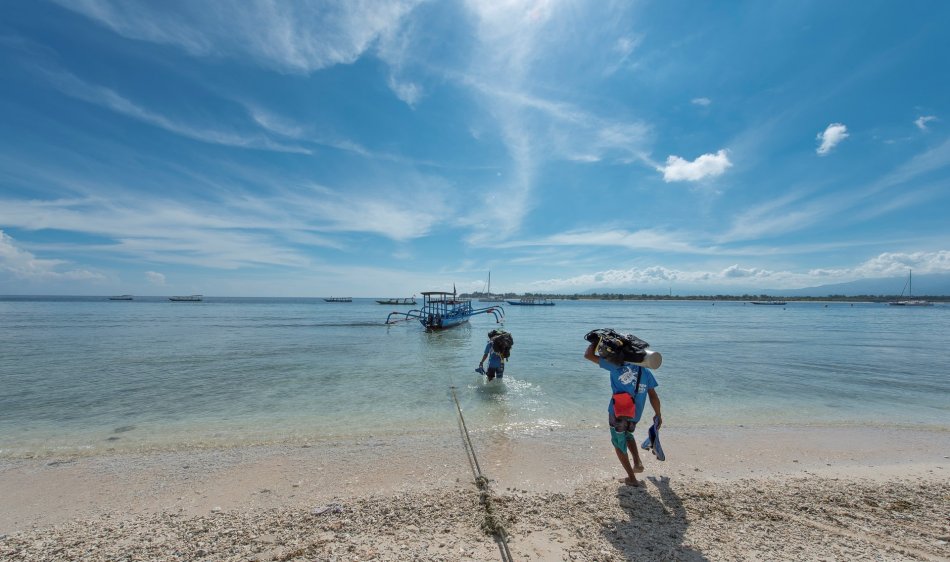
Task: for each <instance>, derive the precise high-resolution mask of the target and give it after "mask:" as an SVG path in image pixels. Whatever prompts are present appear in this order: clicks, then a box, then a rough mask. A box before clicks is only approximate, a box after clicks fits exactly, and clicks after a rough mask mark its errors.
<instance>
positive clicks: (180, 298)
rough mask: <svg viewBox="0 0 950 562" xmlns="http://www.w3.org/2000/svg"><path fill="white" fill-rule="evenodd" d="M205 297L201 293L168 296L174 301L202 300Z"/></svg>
mask: <svg viewBox="0 0 950 562" xmlns="http://www.w3.org/2000/svg"><path fill="white" fill-rule="evenodd" d="M202 298H203V297H202V296H201V295H187V296H178V297H168V300H170V301H172V302H201V299H202Z"/></svg>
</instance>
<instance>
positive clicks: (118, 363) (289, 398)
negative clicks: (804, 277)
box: [0, 297, 950, 456]
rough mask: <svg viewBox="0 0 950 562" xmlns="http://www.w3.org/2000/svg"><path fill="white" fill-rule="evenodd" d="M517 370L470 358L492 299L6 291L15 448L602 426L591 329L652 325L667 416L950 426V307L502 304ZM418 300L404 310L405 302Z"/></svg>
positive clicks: (0, 362) (1, 379) (10, 439)
mask: <svg viewBox="0 0 950 562" xmlns="http://www.w3.org/2000/svg"><path fill="white" fill-rule="evenodd" d="M505 308H506V312H507V314H506V319H505V322H504V328H505V329H507V330H508V331H510V332H512V334H513V335H514V339H515V346H514V348H513V351H512V357H511V361H510V363H509V364H508V367H507V370H506V376H505V382H504V383H503V384H498V383H492V384H486V383H485V382H484V381H483V379H482V378H481V377H480V376H479V375H477V374H475V373H474V370H473V369H474V367H475V366H476V364H477V363H478V360H479V358H480V357H481V353H482V350H483V348H484V345H485V342H486V333H487V331H488V330H490V329H492V328H494V327H495V326H496V325H495V323H494V319H493V318H492V316H490V315H480V316H476V317H474V318H472V320H471V321H470V322H469V323H468V324H465V325H462V326H461V327H458V328H453V329H451V330H447V331H444V332H437V333H426V332H424V331H423V330H422V328H421V326H420V325H419V324H418V323H404V324H398V325H393V326H386V325H384V323H383V322H384V320H385V318H386V314H387V313H388V312H390V311H391V310H393V307H392V306H384V305H379V304H376V303H375V302H374V301H373V300H371V299H355V300H354V302H352V303H325V302H323V301H322V300H321V299H230V298H220V299H215V298H207V299H206V300H205V302H202V303H170V302H168V301H167V300H165V299H159V298H153V299H142V298H139V299H137V300H135V301H132V302H121V301H120V302H115V301H107V300H105V299H102V298H45V299H44V298H37V299H26V298H13V297H9V298H4V299H0V455H2V456H6V455H21V454H26V453H27V452H30V453H44V452H51V451H83V450H86V451H93V452H94V451H97V450H102V449H106V448H116V449H123V448H141V447H167V448H180V447H189V446H195V445H204V444H211V445H229V444H241V443H254V442H279V441H285V440H314V439H322V438H339V437H346V436H348V435H365V434H368V433H374V434H379V433H380V432H381V431H384V432H389V433H408V434H413V433H420V434H425V433H427V432H431V431H441V430H447V431H455V430H456V425H455V424H456V421H455V405H454V403H453V401H452V397H451V391H450V388H451V387H453V386H454V387H456V394H457V396H458V399H459V401H460V404H461V405H462V408H463V410H464V412H465V416H466V422H467V424H468V426H469V429H470V430H472V431H475V432H485V431H502V432H506V433H517V434H529V435H530V434H538V433H540V432H544V434H545V435H551V434H550V433H549V430H551V429H557V428H590V427H594V426H597V425H603V423H604V421H605V417H606V413H605V410H606V405H607V400H608V398H609V383H608V381H607V379H606V376H605V375H606V372H604V371H602V370H600V369H598V368H597V367H596V366H594V365H593V364H591V363H588V362H587V361H585V360H584V359H583V357H582V355H583V352H584V349H585V347H586V345H587V344H586V342H585V341H584V339H583V336H584V334H585V333H586V332H587V331H588V330H590V329H593V328H599V327H613V328H616V329H618V330H620V331H625V332H632V333H634V334H636V335H638V336H640V337H641V338H643V339H645V340H647V341H649V342H650V343H651V345H652V347H653V349H655V350H657V351H660V352H661V353H663V356H664V363H663V366H662V367H661V368H660V369H658V370H657V372H656V375H657V379H658V380H659V382H660V388H659V389H658V391H659V393H660V396H661V398H662V401H663V409H664V419H665V422H666V424H667V427H670V428H672V427H683V428H688V427H705V426H713V427H727V426H731V425H737V424H742V425H766V424H796V425H808V424H821V425H873V426H905V427H906V426H911V427H927V428H938V429H944V430H946V429H950V399H948V397H950V381H948V377H947V373H950V351H948V349H947V346H946V344H947V341H948V340H947V334H948V333H950V307H947V306H935V307H933V308H928V309H919V310H915V309H902V308H897V307H888V306H886V305H882V304H855V305H853V306H852V305H849V304H842V303H831V304H828V306H825V305H824V304H823V303H790V304H789V305H788V306H785V307H780V306H768V307H761V306H752V305H747V304H743V303H733V302H716V303H715V304H713V303H711V302H685V301H684V302H601V301H594V302H587V301H563V302H558V303H557V306H554V307H539V308H526V307H516V306H507V305H506V307H505ZM404 309H405V308H403V310H404Z"/></svg>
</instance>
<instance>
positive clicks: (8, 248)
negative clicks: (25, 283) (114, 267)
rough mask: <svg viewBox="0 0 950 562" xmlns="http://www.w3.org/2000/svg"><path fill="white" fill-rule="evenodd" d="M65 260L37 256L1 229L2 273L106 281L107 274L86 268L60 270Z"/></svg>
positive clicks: (41, 278)
mask: <svg viewBox="0 0 950 562" xmlns="http://www.w3.org/2000/svg"><path fill="white" fill-rule="evenodd" d="M66 263H67V262H65V261H63V260H48V259H40V258H37V257H36V256H35V255H33V254H32V253H30V252H27V251H26V250H21V249H20V248H18V247H17V246H16V244H15V243H14V241H13V238H11V237H10V236H8V235H7V234H6V233H4V232H3V231H2V230H0V273H8V274H12V275H13V276H14V277H16V278H19V279H32V280H41V281H50V280H69V281H104V280H105V276H104V275H102V274H100V273H96V272H93V271H88V270H85V269H71V270H68V271H59V270H60V269H62V268H63V266H65V265H66Z"/></svg>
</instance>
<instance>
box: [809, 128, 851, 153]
mask: <svg viewBox="0 0 950 562" xmlns="http://www.w3.org/2000/svg"><path fill="white" fill-rule="evenodd" d="M848 136H849V135H848V128H847V127H846V126H844V125H843V124H841V123H832V124H831V125H828V128H826V129H825V131H824V132H823V133H818V136H817V137H816V138H817V139H818V140H820V141H821V144H820V145H819V146H818V148H817V149H815V152H817V153H818V155H819V156H824V155H826V154H828V153H829V152H831V149H832V148H834V147H835V146H837V145H838V143H840V142H841V141H843V140H844V139H846V138H848Z"/></svg>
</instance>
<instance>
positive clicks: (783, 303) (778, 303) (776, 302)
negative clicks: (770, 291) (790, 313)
mask: <svg viewBox="0 0 950 562" xmlns="http://www.w3.org/2000/svg"><path fill="white" fill-rule="evenodd" d="M752 304H777V305H779V306H785V305H786V304H788V303H787V302H785V301H752Z"/></svg>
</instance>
